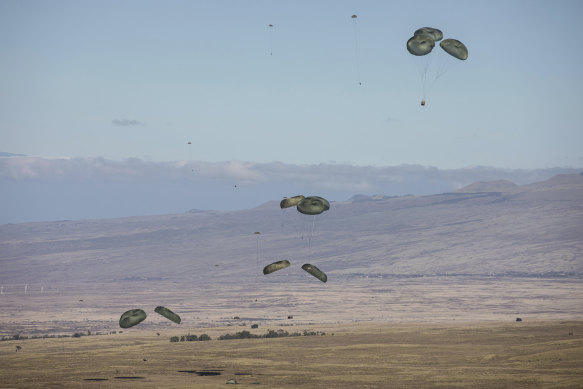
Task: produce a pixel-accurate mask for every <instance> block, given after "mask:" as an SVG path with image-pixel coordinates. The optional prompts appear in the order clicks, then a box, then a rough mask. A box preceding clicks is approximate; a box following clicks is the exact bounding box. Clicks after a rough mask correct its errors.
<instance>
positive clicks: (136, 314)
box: [119, 309, 147, 328]
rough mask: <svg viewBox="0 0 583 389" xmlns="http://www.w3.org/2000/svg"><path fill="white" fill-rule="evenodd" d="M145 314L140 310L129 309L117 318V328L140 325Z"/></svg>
mask: <svg viewBox="0 0 583 389" xmlns="http://www.w3.org/2000/svg"><path fill="white" fill-rule="evenodd" d="M146 316H147V315H146V312H144V311H143V310H141V309H130V310H129V311H126V312H124V313H123V314H122V315H121V317H120V318H119V326H120V327H121V328H130V327H133V326H135V325H137V324H140V323H141V322H142V321H144V319H146Z"/></svg>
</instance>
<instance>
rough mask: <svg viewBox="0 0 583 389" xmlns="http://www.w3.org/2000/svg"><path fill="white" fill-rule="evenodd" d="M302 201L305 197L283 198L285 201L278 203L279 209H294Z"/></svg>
mask: <svg viewBox="0 0 583 389" xmlns="http://www.w3.org/2000/svg"><path fill="white" fill-rule="evenodd" d="M303 199H305V197H304V196H302V195H298V196H294V197H290V198H285V199H283V200H281V203H279V207H280V208H282V209H283V208H289V207H295V206H296V205H298V203H299V202H300V201H302V200H303Z"/></svg>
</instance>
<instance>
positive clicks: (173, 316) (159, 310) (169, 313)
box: [154, 306, 180, 324]
mask: <svg viewBox="0 0 583 389" xmlns="http://www.w3.org/2000/svg"><path fill="white" fill-rule="evenodd" d="M154 312H156V313H158V314H160V315H162V316H164V317H165V318H166V319H168V320H172V321H173V322H174V323H176V324H180V316H178V315H177V314H175V313H174V312H172V311H171V310H169V309H168V308H165V307H163V306H158V307H156V309H154Z"/></svg>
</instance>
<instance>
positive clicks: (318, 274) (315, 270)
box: [302, 263, 328, 282]
mask: <svg viewBox="0 0 583 389" xmlns="http://www.w3.org/2000/svg"><path fill="white" fill-rule="evenodd" d="M302 269H304V270H305V271H307V272H308V273H310V274H311V275H313V276H314V277H316V278H317V279H319V280H320V281H322V282H326V281H328V276H327V275H326V273H324V272H323V271H322V270H320V269H318V268H317V267H316V266H314V265H311V264H309V263H306V264H305V265H303V266H302Z"/></svg>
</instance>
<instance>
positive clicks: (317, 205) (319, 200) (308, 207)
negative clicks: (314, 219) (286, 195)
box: [297, 196, 330, 215]
mask: <svg viewBox="0 0 583 389" xmlns="http://www.w3.org/2000/svg"><path fill="white" fill-rule="evenodd" d="M297 209H298V211H299V212H300V213H303V214H304V215H319V214H321V213H322V212H324V211H327V210H329V209H330V203H329V202H328V200H326V199H325V198H323V197H318V196H309V197H306V198H305V199H302V200H301V201H300V202H299V203H298V205H297Z"/></svg>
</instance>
